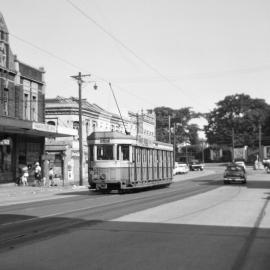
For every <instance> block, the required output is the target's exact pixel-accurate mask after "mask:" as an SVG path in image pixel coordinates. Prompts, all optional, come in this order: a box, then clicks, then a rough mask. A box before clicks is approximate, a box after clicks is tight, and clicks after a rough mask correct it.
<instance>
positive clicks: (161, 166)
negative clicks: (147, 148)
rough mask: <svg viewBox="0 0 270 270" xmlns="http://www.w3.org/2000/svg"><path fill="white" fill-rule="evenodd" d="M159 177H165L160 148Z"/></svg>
mask: <svg viewBox="0 0 270 270" xmlns="http://www.w3.org/2000/svg"><path fill="white" fill-rule="evenodd" d="M158 178H159V179H162V178H163V162H162V150H158Z"/></svg>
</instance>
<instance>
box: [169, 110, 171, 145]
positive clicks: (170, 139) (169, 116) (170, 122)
mask: <svg viewBox="0 0 270 270" xmlns="http://www.w3.org/2000/svg"><path fill="white" fill-rule="evenodd" d="M169 143H171V116H170V115H169Z"/></svg>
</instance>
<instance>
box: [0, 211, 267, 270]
mask: <svg viewBox="0 0 270 270" xmlns="http://www.w3.org/2000/svg"><path fill="white" fill-rule="evenodd" d="M34 218H35V217H34V216H24V215H18V216H17V217H15V216H14V215H10V216H9V215H0V220H3V219H4V220H6V221H7V220H9V221H22V220H25V222H24V223H15V224H10V225H5V226H3V225H2V226H0V239H1V241H0V252H1V253H2V254H1V256H0V265H1V267H3V269H20V268H21V265H23V266H24V268H25V269H27V268H29V269H58V270H61V269H74V267H75V265H77V266H78V269H118V270H122V269H125V270H126V269H130V270H132V269H134V270H135V269H140V270H143V269H156V270H159V269H190V270H195V269H196V270H197V269H200V270H204V269H205V270H206V269H207V270H209V269H219V270H223V269H224V270H225V269H237V270H242V269H256V270H264V269H265V270H266V269H267V270H268V269H270V268H269V267H270V259H269V258H270V244H269V239H270V230H269V229H256V230H255V231H254V228H246V227H225V226H224V227H222V226H202V225H184V224H165V223H143V222H117V221H104V220H84V219H76V218H64V217H63V218H62V217H49V218H42V219H37V220H33V219H34ZM37 251H38V252H37ZM3 252H5V253H3ZM2 255H4V256H2ZM33 255H34V256H33ZM56 262H57V268H55V267H56V266H55V263H56ZM252 267H253V268H252Z"/></svg>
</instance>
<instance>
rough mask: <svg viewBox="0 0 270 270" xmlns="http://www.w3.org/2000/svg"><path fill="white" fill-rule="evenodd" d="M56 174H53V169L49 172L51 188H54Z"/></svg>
mask: <svg viewBox="0 0 270 270" xmlns="http://www.w3.org/2000/svg"><path fill="white" fill-rule="evenodd" d="M53 178H54V172H53V168H52V167H51V168H50V170H49V186H51V187H52V186H54V179H53Z"/></svg>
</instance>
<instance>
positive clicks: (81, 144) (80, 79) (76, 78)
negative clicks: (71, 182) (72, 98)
mask: <svg viewBox="0 0 270 270" xmlns="http://www.w3.org/2000/svg"><path fill="white" fill-rule="evenodd" d="M90 76H91V75H90V74H85V75H82V74H81V72H79V74H78V75H75V76H71V78H73V79H75V80H77V82H78V86H79V155H80V156H79V162H80V163H79V185H80V186H82V185H83V139H82V84H83V83H84V81H83V78H84V77H90Z"/></svg>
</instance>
